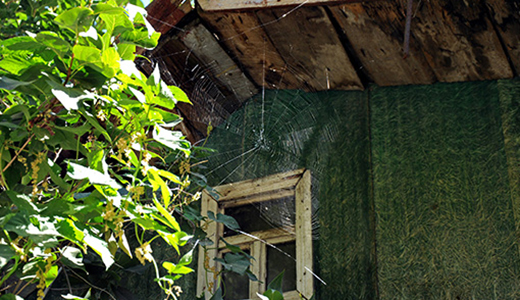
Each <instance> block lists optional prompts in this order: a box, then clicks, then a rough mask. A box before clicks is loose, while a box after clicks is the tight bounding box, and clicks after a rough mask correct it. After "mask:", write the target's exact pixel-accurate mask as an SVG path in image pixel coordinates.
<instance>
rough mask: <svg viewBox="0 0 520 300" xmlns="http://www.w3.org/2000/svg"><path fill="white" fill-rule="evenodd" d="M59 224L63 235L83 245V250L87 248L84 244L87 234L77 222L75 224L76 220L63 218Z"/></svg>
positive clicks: (59, 230)
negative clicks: (80, 228)
mask: <svg viewBox="0 0 520 300" xmlns="http://www.w3.org/2000/svg"><path fill="white" fill-rule="evenodd" d="M57 226H58V227H57V230H58V232H59V233H60V234H61V235H62V236H63V237H65V238H66V239H68V240H69V241H71V242H73V243H75V244H76V245H78V246H79V247H81V248H82V249H83V251H85V248H84V247H83V246H82V243H83V239H84V237H85V234H84V233H83V231H81V230H79V229H78V227H77V226H76V224H74V221H72V220H71V219H61V220H59V221H58V223H57Z"/></svg>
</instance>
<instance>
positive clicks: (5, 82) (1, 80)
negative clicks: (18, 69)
mask: <svg viewBox="0 0 520 300" xmlns="http://www.w3.org/2000/svg"><path fill="white" fill-rule="evenodd" d="M33 82H34V81H29V82H25V81H18V80H14V79H11V78H9V77H5V76H0V89H6V90H14V89H16V88H17V87H19V86H23V85H30V84H31V83H33Z"/></svg>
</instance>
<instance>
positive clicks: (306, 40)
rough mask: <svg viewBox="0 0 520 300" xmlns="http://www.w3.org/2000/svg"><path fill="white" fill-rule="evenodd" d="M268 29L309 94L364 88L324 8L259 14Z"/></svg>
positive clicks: (265, 28)
mask: <svg viewBox="0 0 520 300" xmlns="http://www.w3.org/2000/svg"><path fill="white" fill-rule="evenodd" d="M256 14H257V16H258V18H259V19H260V20H261V21H262V24H264V25H265V26H264V30H265V31H266V32H267V34H268V36H269V39H270V40H271V41H272V42H273V44H274V45H275V46H276V48H277V50H278V52H279V53H280V55H281V56H282V58H283V59H284V61H285V62H286V63H287V65H288V67H289V68H290V70H291V72H292V73H293V74H294V76H295V77H296V78H298V79H299V81H300V85H299V86H297V87H295V88H297V89H304V90H307V91H325V90H362V89H363V88H364V87H363V85H362V83H361V80H360V79H359V77H358V75H357V70H356V69H354V67H353V66H352V63H351V62H350V58H349V56H348V54H347V52H346V50H345V48H343V45H342V43H341V40H340V38H339V36H338V34H337V32H336V29H335V27H334V25H333V24H332V22H331V20H330V19H329V17H328V14H327V12H326V11H325V9H324V8H323V7H321V6H311V7H301V8H299V9H295V10H288V9H270V10H259V11H257V12H256Z"/></svg>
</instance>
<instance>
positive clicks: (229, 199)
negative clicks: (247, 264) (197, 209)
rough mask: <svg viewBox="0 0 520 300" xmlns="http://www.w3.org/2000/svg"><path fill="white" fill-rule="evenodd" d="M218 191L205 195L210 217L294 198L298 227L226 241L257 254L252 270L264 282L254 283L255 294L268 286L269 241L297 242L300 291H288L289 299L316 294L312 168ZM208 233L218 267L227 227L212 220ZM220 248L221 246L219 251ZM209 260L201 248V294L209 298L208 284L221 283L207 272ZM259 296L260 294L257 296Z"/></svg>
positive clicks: (251, 289) (213, 264)
mask: <svg viewBox="0 0 520 300" xmlns="http://www.w3.org/2000/svg"><path fill="white" fill-rule="evenodd" d="M215 191H216V192H217V193H218V194H219V195H220V197H219V199H218V200H217V199H215V198H213V197H212V196H211V195H210V194H209V193H207V192H204V193H203V195H202V203H201V212H202V215H203V216H207V212H208V211H212V212H214V213H215V215H216V214H217V213H224V212H225V209H226V208H227V207H235V206H241V205H246V204H251V203H258V202H263V201H269V200H275V199H279V198H283V197H294V199H295V208H296V212H295V213H296V220H295V223H296V224H295V227H294V230H291V231H288V230H283V229H271V230H266V231H259V232H253V233H252V234H251V235H253V236H255V237H256V238H252V237H249V236H246V235H236V236H231V237H226V241H227V242H229V243H231V244H235V245H237V246H240V247H241V248H243V249H249V250H250V254H251V256H253V257H255V259H256V261H253V262H252V263H253V265H252V267H251V271H252V272H253V274H255V275H256V276H257V277H258V279H259V280H260V281H261V282H262V283H261V282H250V285H249V294H250V296H251V297H253V295H256V293H257V292H258V293H260V294H261V293H263V292H264V291H265V288H266V284H267V283H266V282H265V281H266V276H267V275H266V273H267V272H266V253H267V250H266V249H267V248H266V247H268V246H267V245H266V242H267V243H269V244H273V245H275V244H279V243H284V242H290V241H296V291H290V292H288V293H284V297H285V299H286V300H292V299H295V300H296V299H300V296H299V293H301V294H302V295H303V296H304V297H306V298H307V299H310V297H312V295H313V294H314V278H313V253H312V252H313V251H312V202H311V201H312V199H311V198H312V197H311V173H310V171H309V170H305V169H299V170H295V171H289V172H285V173H279V174H275V175H271V176H267V177H264V178H259V179H252V180H246V181H241V182H236V183H230V184H226V185H221V186H218V187H215ZM206 232H207V234H208V237H209V238H210V239H211V240H212V241H213V242H214V245H213V246H212V247H211V248H213V249H212V250H208V251H207V255H208V257H209V267H210V268H212V267H214V268H215V269H216V268H217V263H216V262H215V261H214V260H213V258H215V257H217V255H219V252H222V253H225V252H226V250H224V249H225V245H222V244H223V243H220V244H219V240H220V237H221V236H222V234H223V232H224V227H223V225H222V224H220V223H216V222H211V223H210V224H209V225H208V227H207V229H206ZM217 248H218V249H219V250H218V251H217ZM205 259H206V261H207V260H208V258H206V257H205V256H204V251H203V249H202V248H200V251H199V264H198V277H197V295H201V294H202V293H203V292H205V299H209V298H211V292H213V291H211V292H210V291H208V289H207V287H206V283H207V282H208V283H209V282H213V284H212V285H213V287H215V286H216V284H217V282H216V280H214V275H213V273H210V272H206V269H205V267H204V261H205ZM255 298H256V297H255Z"/></svg>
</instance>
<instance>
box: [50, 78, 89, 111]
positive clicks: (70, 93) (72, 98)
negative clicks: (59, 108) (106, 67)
mask: <svg viewBox="0 0 520 300" xmlns="http://www.w3.org/2000/svg"><path fill="white" fill-rule="evenodd" d="M47 83H48V84H49V85H50V86H51V87H52V89H51V91H52V94H53V95H54V96H55V97H56V99H58V101H60V103H61V104H62V105H63V107H65V109H66V110H71V109H72V110H77V109H78V103H79V101H81V100H83V99H95V96H94V94H92V93H90V92H88V91H81V90H78V89H73V88H66V87H64V86H62V85H59V84H57V83H55V82H53V81H51V80H47Z"/></svg>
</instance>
